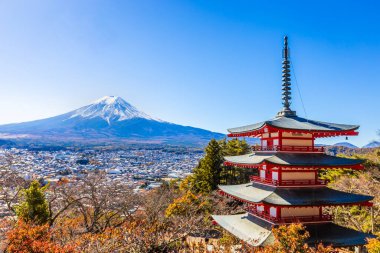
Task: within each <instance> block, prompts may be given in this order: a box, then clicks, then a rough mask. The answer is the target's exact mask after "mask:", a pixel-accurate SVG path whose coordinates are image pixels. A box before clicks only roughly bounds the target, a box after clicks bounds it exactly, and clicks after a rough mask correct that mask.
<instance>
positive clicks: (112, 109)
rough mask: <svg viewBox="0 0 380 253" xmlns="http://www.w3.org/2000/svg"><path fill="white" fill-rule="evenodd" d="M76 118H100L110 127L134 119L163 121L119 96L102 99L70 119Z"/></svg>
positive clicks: (79, 110) (76, 112) (77, 111)
mask: <svg viewBox="0 0 380 253" xmlns="http://www.w3.org/2000/svg"><path fill="white" fill-rule="evenodd" d="M75 117H82V118H87V119H91V118H97V117H99V118H102V119H104V120H105V121H107V122H108V124H109V125H111V124H112V122H115V121H123V120H128V119H133V118H143V119H149V120H156V121H161V120H160V119H156V118H153V117H151V116H149V115H148V114H146V113H144V112H141V111H139V110H138V109H137V108H136V107H134V106H133V105H131V104H129V103H128V102H127V101H125V100H124V99H122V98H121V97H118V96H106V97H102V98H100V99H98V100H96V101H94V102H93V103H92V104H90V105H87V106H84V107H82V108H79V109H78V110H76V111H74V112H73V114H72V115H71V117H70V118H75Z"/></svg>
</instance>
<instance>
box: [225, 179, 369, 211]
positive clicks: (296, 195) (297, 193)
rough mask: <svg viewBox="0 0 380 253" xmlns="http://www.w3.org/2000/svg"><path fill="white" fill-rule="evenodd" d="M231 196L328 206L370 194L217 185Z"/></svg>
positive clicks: (361, 199) (364, 198)
mask: <svg viewBox="0 0 380 253" xmlns="http://www.w3.org/2000/svg"><path fill="white" fill-rule="evenodd" d="M219 189H220V190H221V191H222V192H223V193H224V194H227V195H229V196H231V197H234V198H236V199H238V200H240V201H244V202H249V203H267V204H271V205H279V206H330V205H351V204H356V203H365V202H368V201H370V200H372V199H373V197H372V196H367V195H360V194H354V193H347V192H343V191H338V190H334V189H331V188H328V187H303V188H298V187H294V188H278V187H273V186H269V185H263V184H259V183H254V182H253V183H248V184H240V185H219Z"/></svg>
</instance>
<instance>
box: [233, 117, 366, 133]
mask: <svg viewBox="0 0 380 253" xmlns="http://www.w3.org/2000/svg"><path fill="white" fill-rule="evenodd" d="M265 124H266V125H270V126H274V127H277V128H283V129H294V130H308V131H348V130H356V129H358V128H359V126H358V125H345V124H336V123H328V122H322V121H316V120H309V119H305V118H301V117H297V116H295V117H276V118H274V119H272V120H267V121H263V122H259V123H256V124H252V125H247V126H242V127H235V128H230V129H228V132H230V133H244V132H250V131H254V130H258V129H260V128H261V127H263V126H264V125H265Z"/></svg>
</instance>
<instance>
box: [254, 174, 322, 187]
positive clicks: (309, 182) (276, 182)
mask: <svg viewBox="0 0 380 253" xmlns="http://www.w3.org/2000/svg"><path fill="white" fill-rule="evenodd" d="M249 179H250V180H251V181H252V182H258V183H262V184H269V185H275V186H303V185H326V184H327V180H324V179H317V180H315V179H306V180H305V179H304V180H281V181H280V180H275V179H267V178H262V177H259V176H250V177H249Z"/></svg>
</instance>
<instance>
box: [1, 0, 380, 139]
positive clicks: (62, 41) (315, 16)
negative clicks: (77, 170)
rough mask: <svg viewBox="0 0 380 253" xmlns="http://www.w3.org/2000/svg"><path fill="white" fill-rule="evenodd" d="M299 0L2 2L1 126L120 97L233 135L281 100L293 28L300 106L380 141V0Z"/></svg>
mask: <svg viewBox="0 0 380 253" xmlns="http://www.w3.org/2000/svg"><path fill="white" fill-rule="evenodd" d="M301 3H302V2H298V1H293V2H291V3H288V2H286V1H277V2H276V3H266V4H264V3H259V2H244V1H239V2H237V3H236V4H232V3H228V2H225V1H210V2H207V3H204V2H198V1H181V2H175V1H160V2H154V1H144V2H133V1H125V2H122V3H120V2H119V3H116V2H101V1H95V2H93V1H65V2H63V1H54V2H52V1H51V2H49V1H33V3H31V2H28V1H12V2H11V1H4V2H1V3H0V14H1V15H0V21H1V22H0V32H1V34H2V35H3V36H2V37H3V39H2V40H1V41H0V59H1V60H0V67H1V69H2V71H0V83H1V87H2V92H1V93H0V115H1V118H0V124H6V123H14V122H24V121H30V120H36V119H41V118H47V117H51V116H55V115H58V114H62V113H65V112H68V111H71V110H73V109H76V108H79V107H81V106H84V105H86V104H89V103H90V102H92V101H94V100H96V99H98V98H100V97H103V96H106V95H115V96H120V97H122V98H124V99H125V100H127V101H128V102H130V103H131V104H133V105H134V106H136V107H137V108H139V109H140V110H142V111H144V112H145V113H147V114H149V115H152V116H154V117H158V118H160V119H163V120H166V121H169V122H173V123H177V124H182V125H190V126H194V127H201V128H204V129H208V130H212V131H216V132H222V133H226V129H227V128H230V127H233V126H235V125H244V124H251V123H254V122H257V121H261V120H265V119H267V118H268V117H274V116H275V115H276V113H277V112H278V111H279V110H280V109H281V108H282V105H281V61H282V56H281V50H282V39H283V36H284V35H285V34H287V35H288V36H289V44H290V49H291V59H292V62H293V67H294V68H293V69H292V77H293V78H292V85H293V104H292V106H291V108H292V109H293V110H296V111H297V113H298V115H299V116H302V117H307V118H310V119H316V120H321V121H334V122H335V121H336V122H338V123H346V124H359V125H361V128H360V135H359V136H358V137H352V138H351V137H350V139H349V140H348V141H349V142H351V143H353V144H356V145H358V146H362V145H365V144H367V143H368V142H369V141H371V140H375V139H378V136H377V134H376V131H377V129H379V128H380V120H379V119H378V118H377V117H376V115H377V108H376V101H377V97H378V94H380V93H379V91H380V88H379V86H378V85H377V83H378V82H379V80H380V76H379V71H378V66H380V65H379V59H380V57H379V56H380V46H379V45H380V43H379V42H380V35H379V33H378V32H377V31H378V28H377V27H378V25H379V24H380V21H379V17H377V13H376V9H377V8H376V7H378V4H377V3H376V2H370V1H369V2H368V4H367V5H365V6H363V5H360V3H355V2H354V1H351V2H350V1H349V2H346V4H345V5H344V6H341V5H339V4H338V3H329V2H328V1H322V2H319V3H318V5H316V4H307V5H305V4H301ZM15 15H16V16H17V17H18V18H17V19H15V18H14V17H15ZM298 20H302V23H301V22H298ZM295 77H296V78H295ZM298 90H299V91H300V93H301V95H302V96H301V97H302V101H303V104H304V106H303V105H302V101H301V99H300V94H299V92H298ZM304 107H305V110H304ZM248 114H250V115H251V116H250V117H247V115H248ZM248 119H249V121H248ZM343 140H344V138H337V139H333V140H331V142H330V143H334V142H339V141H343ZM329 141H330V140H329Z"/></svg>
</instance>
